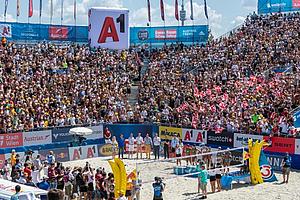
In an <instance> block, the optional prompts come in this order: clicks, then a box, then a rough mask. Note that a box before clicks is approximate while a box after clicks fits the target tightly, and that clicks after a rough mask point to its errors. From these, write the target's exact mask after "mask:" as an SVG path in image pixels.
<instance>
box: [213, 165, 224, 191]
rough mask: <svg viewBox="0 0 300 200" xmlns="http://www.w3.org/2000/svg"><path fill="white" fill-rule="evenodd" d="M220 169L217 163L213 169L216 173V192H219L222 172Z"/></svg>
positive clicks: (220, 166)
mask: <svg viewBox="0 0 300 200" xmlns="http://www.w3.org/2000/svg"><path fill="white" fill-rule="evenodd" d="M220 168H222V165H221V163H217V167H216V169H215V173H216V181H217V190H218V192H220V191H221V178H222V171H221V169H220Z"/></svg>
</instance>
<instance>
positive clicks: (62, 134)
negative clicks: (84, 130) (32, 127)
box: [52, 128, 74, 143]
mask: <svg viewBox="0 0 300 200" xmlns="http://www.w3.org/2000/svg"><path fill="white" fill-rule="evenodd" d="M69 131H70V128H57V129H53V130H52V142H53V143H57V142H71V141H73V139H74V136H73V135H72V134H71V133H69Z"/></svg>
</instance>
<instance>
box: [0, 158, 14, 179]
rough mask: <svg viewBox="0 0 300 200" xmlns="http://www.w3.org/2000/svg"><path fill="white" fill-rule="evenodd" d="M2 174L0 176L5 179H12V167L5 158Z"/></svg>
mask: <svg viewBox="0 0 300 200" xmlns="http://www.w3.org/2000/svg"><path fill="white" fill-rule="evenodd" d="M1 170H2V174H0V177H1V178H3V179H4V180H9V179H10V174H11V172H10V170H11V168H10V167H9V164H8V161H7V160H5V161H4V164H3V166H2V169H1Z"/></svg>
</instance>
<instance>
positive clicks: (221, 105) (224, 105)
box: [219, 102, 226, 111]
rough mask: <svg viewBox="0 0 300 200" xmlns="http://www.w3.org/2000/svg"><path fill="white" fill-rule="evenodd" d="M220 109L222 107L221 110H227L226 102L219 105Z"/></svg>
mask: <svg viewBox="0 0 300 200" xmlns="http://www.w3.org/2000/svg"><path fill="white" fill-rule="evenodd" d="M219 107H220V109H221V110H222V111H223V110H225V109H226V104H225V103H224V102H221V103H220V104H219Z"/></svg>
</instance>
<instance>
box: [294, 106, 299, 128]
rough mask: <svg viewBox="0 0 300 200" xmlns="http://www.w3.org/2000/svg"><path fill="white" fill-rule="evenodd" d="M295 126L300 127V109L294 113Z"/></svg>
mask: <svg viewBox="0 0 300 200" xmlns="http://www.w3.org/2000/svg"><path fill="white" fill-rule="evenodd" d="M293 117H294V126H295V128H300V110H299V111H298V112H295V113H294V116H293Z"/></svg>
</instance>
